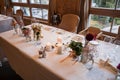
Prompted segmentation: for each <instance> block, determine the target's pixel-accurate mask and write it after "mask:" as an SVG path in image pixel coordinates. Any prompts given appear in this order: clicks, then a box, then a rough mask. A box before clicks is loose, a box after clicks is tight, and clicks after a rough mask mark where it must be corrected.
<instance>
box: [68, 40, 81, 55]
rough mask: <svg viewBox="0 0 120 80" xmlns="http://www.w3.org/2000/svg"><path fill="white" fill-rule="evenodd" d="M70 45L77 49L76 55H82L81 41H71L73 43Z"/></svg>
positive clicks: (74, 49)
mask: <svg viewBox="0 0 120 80" xmlns="http://www.w3.org/2000/svg"><path fill="white" fill-rule="evenodd" d="M69 47H70V48H71V49H72V50H73V51H75V53H76V55H81V52H82V49H83V46H82V43H81V42H75V41H71V43H70V44H69Z"/></svg>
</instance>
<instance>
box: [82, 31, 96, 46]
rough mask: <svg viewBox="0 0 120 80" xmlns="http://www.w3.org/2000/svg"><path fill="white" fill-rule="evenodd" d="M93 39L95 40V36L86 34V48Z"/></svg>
mask: <svg viewBox="0 0 120 80" xmlns="http://www.w3.org/2000/svg"><path fill="white" fill-rule="evenodd" d="M93 39H94V35H93V34H91V33H88V34H86V36H85V46H84V47H86V46H87V45H88V43H89V41H91V40H93Z"/></svg>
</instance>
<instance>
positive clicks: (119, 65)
mask: <svg viewBox="0 0 120 80" xmlns="http://www.w3.org/2000/svg"><path fill="white" fill-rule="evenodd" d="M117 69H118V70H119V71H120V63H119V64H118V65H117Z"/></svg>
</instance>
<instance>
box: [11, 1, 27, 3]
mask: <svg viewBox="0 0 120 80" xmlns="http://www.w3.org/2000/svg"><path fill="white" fill-rule="evenodd" d="M12 2H20V3H27V0H12Z"/></svg>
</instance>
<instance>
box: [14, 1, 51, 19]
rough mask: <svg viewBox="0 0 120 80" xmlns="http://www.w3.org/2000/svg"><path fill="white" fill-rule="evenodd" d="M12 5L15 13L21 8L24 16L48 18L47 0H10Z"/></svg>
mask: <svg viewBox="0 0 120 80" xmlns="http://www.w3.org/2000/svg"><path fill="white" fill-rule="evenodd" d="M27 1H29V2H27ZM12 5H13V9H14V13H15V14H16V10H18V9H22V11H23V13H24V16H25V17H35V18H39V19H41V20H48V9H49V0H12Z"/></svg>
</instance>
